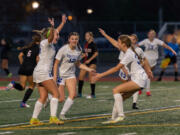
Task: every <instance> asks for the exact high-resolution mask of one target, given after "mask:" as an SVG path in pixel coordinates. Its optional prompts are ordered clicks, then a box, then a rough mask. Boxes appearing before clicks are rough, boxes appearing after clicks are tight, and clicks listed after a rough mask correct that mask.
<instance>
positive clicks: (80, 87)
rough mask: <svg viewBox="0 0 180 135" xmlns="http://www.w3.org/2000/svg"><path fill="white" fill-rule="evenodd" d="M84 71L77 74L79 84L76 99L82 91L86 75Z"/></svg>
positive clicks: (80, 95)
mask: <svg viewBox="0 0 180 135" xmlns="http://www.w3.org/2000/svg"><path fill="white" fill-rule="evenodd" d="M86 72H87V71H86V70H83V69H81V70H80V72H79V83H78V97H82V89H83V85H84V77H85V75H86Z"/></svg>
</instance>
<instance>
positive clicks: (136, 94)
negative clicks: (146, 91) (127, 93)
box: [133, 91, 139, 103]
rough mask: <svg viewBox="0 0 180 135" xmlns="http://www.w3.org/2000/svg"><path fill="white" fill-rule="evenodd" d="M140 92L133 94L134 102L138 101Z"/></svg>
mask: <svg viewBox="0 0 180 135" xmlns="http://www.w3.org/2000/svg"><path fill="white" fill-rule="evenodd" d="M138 95H139V92H138V91H137V92H136V93H134V94H133V103H137V100H138Z"/></svg>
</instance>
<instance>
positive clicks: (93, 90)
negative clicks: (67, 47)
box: [87, 64, 96, 98]
mask: <svg viewBox="0 0 180 135" xmlns="http://www.w3.org/2000/svg"><path fill="white" fill-rule="evenodd" d="M89 67H90V68H92V69H95V70H96V65H95V64H91V65H90V66H89ZM89 82H90V86H91V95H90V96H89V97H87V98H95V97H96V96H95V87H96V84H95V82H94V81H93V80H92V73H89Z"/></svg>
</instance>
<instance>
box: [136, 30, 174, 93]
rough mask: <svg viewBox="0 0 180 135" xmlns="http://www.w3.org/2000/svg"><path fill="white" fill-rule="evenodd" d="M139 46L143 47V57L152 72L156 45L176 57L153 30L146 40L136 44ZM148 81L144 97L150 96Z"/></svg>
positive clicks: (155, 57)
mask: <svg viewBox="0 0 180 135" xmlns="http://www.w3.org/2000/svg"><path fill="white" fill-rule="evenodd" d="M138 45H139V46H144V47H145V51H144V54H145V57H146V59H147V60H148V62H149V65H150V67H151V69H152V70H153V69H154V67H155V66H156V64H157V59H158V45H160V46H162V47H164V48H166V49H168V50H170V51H171V52H172V53H173V54H174V55H176V52H175V51H174V50H173V49H172V48H171V47H169V46H168V45H167V44H165V43H164V42H163V41H161V40H159V39H157V38H156V32H155V31H154V30H150V31H149V32H148V38H147V39H144V40H143V41H141V42H139V43H138ZM150 81H151V80H150V79H148V82H147V87H146V95H147V96H151V92H150Z"/></svg>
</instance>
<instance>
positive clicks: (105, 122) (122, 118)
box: [102, 116, 125, 124]
mask: <svg viewBox="0 0 180 135" xmlns="http://www.w3.org/2000/svg"><path fill="white" fill-rule="evenodd" d="M124 119H125V116H118V117H117V118H115V119H114V120H113V119H110V120H108V121H104V122H102V124H114V123H118V122H120V121H123V120H124Z"/></svg>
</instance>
